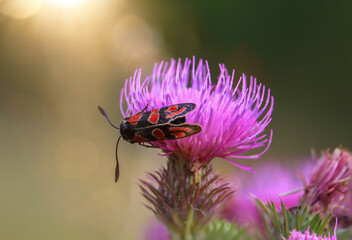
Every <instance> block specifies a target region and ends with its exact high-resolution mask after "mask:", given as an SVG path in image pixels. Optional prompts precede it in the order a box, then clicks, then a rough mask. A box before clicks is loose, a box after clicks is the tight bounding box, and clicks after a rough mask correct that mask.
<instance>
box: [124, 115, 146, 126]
mask: <svg viewBox="0 0 352 240" xmlns="http://www.w3.org/2000/svg"><path fill="white" fill-rule="evenodd" d="M142 115H143V114H142V113H139V114H136V115H133V116H131V117H130V118H129V119H127V122H129V123H131V124H132V125H135V124H136V123H137V122H138V121H139V119H141V117H142Z"/></svg>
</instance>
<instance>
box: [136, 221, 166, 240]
mask: <svg viewBox="0 0 352 240" xmlns="http://www.w3.org/2000/svg"><path fill="white" fill-rule="evenodd" d="M143 239H145V240H170V237H169V231H168V229H167V227H166V226H165V225H164V224H162V223H161V222H159V221H157V220H152V221H150V224H149V225H148V226H147V229H146V231H145V234H144V236H143Z"/></svg>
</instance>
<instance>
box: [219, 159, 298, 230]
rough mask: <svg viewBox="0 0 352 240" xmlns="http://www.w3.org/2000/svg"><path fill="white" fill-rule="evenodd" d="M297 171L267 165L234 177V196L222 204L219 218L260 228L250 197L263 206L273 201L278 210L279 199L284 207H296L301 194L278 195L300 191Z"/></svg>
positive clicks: (275, 165) (270, 164) (281, 165)
mask: <svg viewBox="0 0 352 240" xmlns="http://www.w3.org/2000/svg"><path fill="white" fill-rule="evenodd" d="M299 171H300V170H298V169H295V168H292V167H290V166H288V165H284V164H282V163H279V162H271V163H266V164H265V165H261V166H258V167H256V172H255V173H254V174H251V175H250V176H249V174H248V173H246V172H242V173H240V174H235V175H234V177H233V182H234V183H235V184H236V186H234V190H235V193H234V194H233V196H232V198H230V199H229V200H227V201H226V203H225V207H224V208H223V210H222V212H221V213H222V216H224V217H225V218H226V219H227V220H230V221H236V222H237V223H240V224H245V225H248V224H251V223H256V224H257V225H260V223H261V221H260V216H259V214H258V211H257V209H256V207H255V203H254V201H253V200H254V197H257V198H259V199H260V200H261V201H263V202H264V203H266V202H268V201H273V202H274V203H275V205H276V207H277V208H278V209H280V208H281V202H280V201H281V200H282V201H283V203H284V204H285V207H286V208H292V207H296V206H298V203H299V199H300V197H301V196H302V195H303V191H300V192H295V193H293V194H288V195H285V196H280V194H283V193H286V192H290V191H292V190H296V189H300V188H301V189H302V187H303V183H302V181H301V179H300V177H299ZM302 190H303V189H302Z"/></svg>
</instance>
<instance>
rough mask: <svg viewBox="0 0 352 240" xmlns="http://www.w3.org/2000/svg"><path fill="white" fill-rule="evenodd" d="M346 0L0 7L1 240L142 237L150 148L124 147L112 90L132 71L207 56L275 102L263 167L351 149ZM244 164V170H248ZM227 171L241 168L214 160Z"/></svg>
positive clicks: (351, 53)
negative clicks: (255, 82) (249, 79)
mask: <svg viewBox="0 0 352 240" xmlns="http://www.w3.org/2000/svg"><path fill="white" fill-rule="evenodd" d="M351 9H352V2H351V1H328V0H320V1H308V2H305V1H299V2H297V1H294V2H293V1H290V2H285V3H284V2H283V1H279V0H277V1H261V0H251V1H248V0H231V1H222V2H220V1H205V0H202V1H201V0H193V1H189V0H188V1H186V0H179V1H170V0H149V1H142V0H140V1H137V0H129V1H127V0H105V1H93V0H0V13H1V14H0V83H1V85H0V131H1V135H0V136H1V138H0V141H1V142H0V149H1V150H0V164H1V165H0V166H1V167H0V179H1V181H0V192H1V193H0V194H1V197H0V238H1V239H11V240H12V239H37V240H39V239H78V240H79V239H84V240H90V239H92V240H93V239H122V240H124V239H127V240H134V239H136V240H137V239H142V236H143V229H144V228H145V226H146V224H147V222H148V221H149V220H150V218H151V217H152V213H151V212H149V211H148V210H147V209H146V208H145V207H144V206H143V203H144V200H143V199H142V198H141V197H140V195H139V189H138V186H137V184H136V182H137V179H138V178H140V177H143V176H144V174H145V171H150V170H153V169H157V168H159V167H160V166H161V165H162V164H163V163H164V161H165V160H164V159H163V158H162V157H159V156H157V154H156V153H157V151H155V150H150V149H144V148H142V147H140V146H138V145H131V144H129V143H127V142H123V141H122V142H121V144H120V149H119V158H120V168H121V178H120V181H119V182H118V184H115V183H114V181H113V178H114V177H113V173H114V167H115V162H114V161H115V157H114V148H115V143H116V139H117V137H118V132H117V131H116V130H115V129H113V128H111V126H109V125H108V123H107V122H106V120H105V119H104V117H102V116H101V115H100V114H99V112H98V110H97V105H101V106H104V108H105V109H106V111H107V112H108V113H109V114H110V117H111V119H112V121H113V122H115V123H119V121H121V120H122V115H121V114H120V111H119V95H120V90H121V87H122V86H123V83H124V80H125V79H126V78H128V77H129V76H130V75H132V74H133V72H134V70H135V69H136V68H142V69H143V74H144V76H146V75H148V74H150V72H151V69H152V66H153V65H154V62H156V61H161V60H164V59H165V60H169V59H170V58H171V57H173V58H179V57H181V58H182V59H184V58H185V57H192V56H196V58H197V59H199V58H204V59H207V60H208V61H209V63H210V66H211V71H212V76H213V79H214V80H215V79H216V76H217V74H218V64H219V63H225V64H226V66H227V67H228V68H229V69H233V68H235V69H236V72H237V77H239V76H240V74H241V73H242V72H244V73H246V74H247V76H249V75H254V76H256V77H257V78H258V79H259V81H260V82H262V83H264V84H265V85H266V86H268V87H269V88H271V90H272V93H273V95H274V97H275V105H274V113H273V121H272V123H271V128H273V129H274V138H273V143H272V146H271V148H270V149H269V151H268V152H267V153H266V154H265V156H264V157H263V158H262V159H260V160H255V161H260V162H265V161H269V160H270V159H276V160H280V161H290V160H291V161H298V160H299V159H300V158H306V157H307V156H309V155H310V151H311V148H315V149H316V150H317V151H318V152H319V151H320V150H321V149H325V148H329V147H337V146H339V145H340V144H342V145H343V146H345V147H348V148H350V147H351V146H352V138H351V133H352V127H351V117H352V108H351V102H352V101H351V89H352V44H351V43H352V14H351ZM255 161H251V162H250V163H248V161H247V162H244V161H242V162H241V163H245V164H246V165H253V163H254V162H255ZM215 165H216V168H217V169H218V170H219V172H222V173H224V174H231V172H235V171H238V170H237V169H236V167H234V166H233V167H232V166H230V164H229V163H227V162H226V161H223V160H220V159H217V160H215Z"/></svg>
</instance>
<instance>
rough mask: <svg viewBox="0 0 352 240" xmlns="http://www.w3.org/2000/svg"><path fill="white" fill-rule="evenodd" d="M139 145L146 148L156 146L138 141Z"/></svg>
mask: <svg viewBox="0 0 352 240" xmlns="http://www.w3.org/2000/svg"><path fill="white" fill-rule="evenodd" d="M138 144H139V145H141V146H143V147H146V148H158V147H156V146H154V145H153V144H151V143H149V144H150V145H146V143H145V142H141V143H138Z"/></svg>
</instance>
